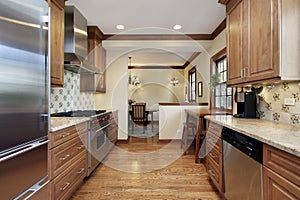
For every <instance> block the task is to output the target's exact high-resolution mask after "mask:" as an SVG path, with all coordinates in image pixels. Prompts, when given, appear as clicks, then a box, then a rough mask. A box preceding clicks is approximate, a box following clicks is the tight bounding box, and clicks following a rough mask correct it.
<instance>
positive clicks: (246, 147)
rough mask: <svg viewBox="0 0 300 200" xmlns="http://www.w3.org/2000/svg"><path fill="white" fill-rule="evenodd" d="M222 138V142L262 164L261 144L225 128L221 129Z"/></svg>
mask: <svg viewBox="0 0 300 200" xmlns="http://www.w3.org/2000/svg"><path fill="white" fill-rule="evenodd" d="M222 137H223V140H224V141H226V142H228V143H230V144H231V145H232V146H234V147H236V148H237V149H238V150H240V151H241V152H243V153H245V154H246V155H248V156H249V157H251V158H253V159H254V160H256V161H257V162H259V163H262V157H263V143H262V142H260V141H258V140H256V139H254V138H251V137H249V136H247V135H244V134H241V133H239V132H237V131H235V130H232V129H229V128H227V127H223V130H222Z"/></svg>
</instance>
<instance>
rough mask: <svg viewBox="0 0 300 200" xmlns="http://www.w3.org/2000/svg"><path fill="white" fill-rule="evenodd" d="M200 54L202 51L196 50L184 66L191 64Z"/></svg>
mask: <svg viewBox="0 0 300 200" xmlns="http://www.w3.org/2000/svg"><path fill="white" fill-rule="evenodd" d="M199 55H200V52H194V53H193V55H192V56H191V57H190V58H189V59H188V60H187V61H186V62H185V63H184V65H183V67H184V68H186V67H187V66H188V65H189V64H191V63H192V62H193V60H195V58H196V57H197V56H199Z"/></svg>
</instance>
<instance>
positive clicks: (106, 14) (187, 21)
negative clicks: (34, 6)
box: [66, 0, 226, 66]
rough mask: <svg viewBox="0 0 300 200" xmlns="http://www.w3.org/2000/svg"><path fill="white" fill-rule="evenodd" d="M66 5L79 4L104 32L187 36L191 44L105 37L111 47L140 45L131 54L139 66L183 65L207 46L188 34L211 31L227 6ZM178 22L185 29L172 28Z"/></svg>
mask: <svg viewBox="0 0 300 200" xmlns="http://www.w3.org/2000/svg"><path fill="white" fill-rule="evenodd" d="M66 5H74V6H75V7H77V9H78V10H79V11H80V12H81V13H82V14H83V15H84V16H85V17H86V18H87V21H88V25H96V26H98V28H99V29H100V30H101V31H102V32H103V34H104V35H120V34H125V35H130V34H133V35H149V34H159V35H162V34H164V35H172V34H176V35H182V36H183V37H186V38H188V40H189V41H188V42H187V43H190V44H187V43H186V42H181V41H169V42H166V41H142V45H141V44H140V42H141V41H109V40H105V41H104V42H105V43H104V45H105V46H104V48H105V49H107V50H108V51H119V50H120V49H123V50H124V51H125V50H126V51H127V52H130V51H131V50H130V49H137V50H135V51H134V52H131V53H129V54H128V56H132V65H136V66H158V65H159V66H182V65H184V64H185V63H186V61H188V60H189V58H190V57H192V56H193V55H194V53H195V52H203V49H207V48H206V47H205V46H204V48H203V46H201V45H199V44H196V45H195V44H194V43H195V41H193V40H192V39H190V38H189V37H188V36H186V34H212V33H213V31H214V30H215V29H216V28H217V27H218V26H219V25H220V24H221V23H222V21H223V20H224V19H225V17H226V15H225V6H224V5H222V4H219V3H218V0H185V1H184V0H86V1H83V0H68V1H67V2H66ZM118 24H122V25H124V26H125V29H124V30H118V29H117V28H116V25H118ZM176 24H180V25H181V26H182V29H181V30H179V31H175V30H173V29H172V27H173V26H174V25H176ZM185 40H186V39H185ZM191 40H192V41H191ZM147 42H148V43H147ZM136 43H138V45H137V44H136ZM191 44H192V45H191ZM143 45H144V46H143ZM199 46H201V47H200V48H199ZM145 49H146V50H145ZM149 49H150V50H149Z"/></svg>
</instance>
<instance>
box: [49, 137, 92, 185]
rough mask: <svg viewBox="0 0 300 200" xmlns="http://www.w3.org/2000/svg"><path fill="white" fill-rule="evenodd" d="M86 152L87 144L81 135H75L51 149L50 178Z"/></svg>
mask: <svg viewBox="0 0 300 200" xmlns="http://www.w3.org/2000/svg"><path fill="white" fill-rule="evenodd" d="M82 152H85V153H86V146H85V145H84V144H83V143H82V141H81V139H80V138H79V137H75V138H73V139H71V140H69V141H67V142H65V143H64V144H62V145H60V146H58V147H55V148H54V149H51V150H50V158H51V162H50V172H49V174H50V179H52V178H54V177H56V176H57V175H59V174H60V173H61V172H62V171H63V170H65V168H67V167H68V166H69V165H70V164H71V163H72V162H74V161H75V160H76V159H77V158H76V157H78V154H80V153H82Z"/></svg>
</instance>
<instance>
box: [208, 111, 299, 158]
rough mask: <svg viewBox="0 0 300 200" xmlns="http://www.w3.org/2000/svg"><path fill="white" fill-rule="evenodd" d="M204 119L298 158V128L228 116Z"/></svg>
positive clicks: (214, 116) (212, 116)
mask: <svg viewBox="0 0 300 200" xmlns="http://www.w3.org/2000/svg"><path fill="white" fill-rule="evenodd" d="M205 119H208V120H210V121H212V122H215V123H217V124H220V125H222V126H225V127H228V128H230V129H233V130H235V131H238V132H240V133H242V134H245V135H247V136H249V137H252V138H255V139H257V140H259V141H261V142H263V143H266V144H268V145H270V146H273V147H276V148H278V149H281V150H283V151H286V152H288V153H291V154H293V155H296V156H298V157H300V126H296V125H291V124H285V123H279V122H273V121H268V120H261V119H243V118H234V117H233V116H229V115H227V116H226V115H208V116H205Z"/></svg>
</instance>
